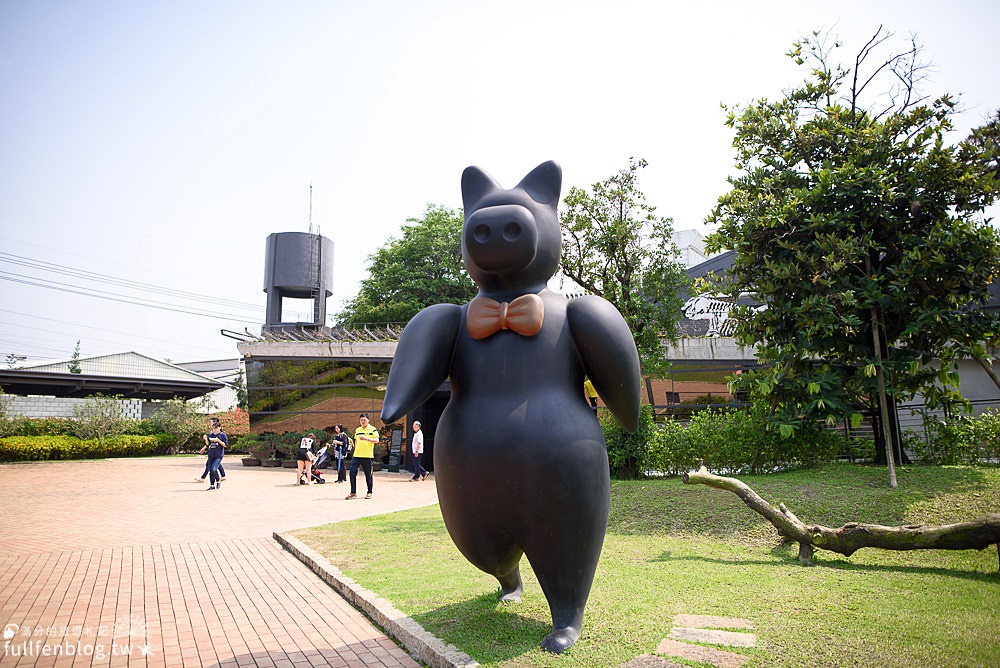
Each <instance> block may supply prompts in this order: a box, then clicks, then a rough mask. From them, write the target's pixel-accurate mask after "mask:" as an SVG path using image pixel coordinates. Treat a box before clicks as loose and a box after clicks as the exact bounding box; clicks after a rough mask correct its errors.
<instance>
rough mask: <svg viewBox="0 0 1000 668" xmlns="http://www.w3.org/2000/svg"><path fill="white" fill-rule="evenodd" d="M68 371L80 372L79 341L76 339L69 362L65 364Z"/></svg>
mask: <svg viewBox="0 0 1000 668" xmlns="http://www.w3.org/2000/svg"><path fill="white" fill-rule="evenodd" d="M67 366H68V368H69V372H70V373H81V370H80V341H79V339H77V342H76V348H74V349H73V355H72V356H70V359H69V364H68V365H67Z"/></svg>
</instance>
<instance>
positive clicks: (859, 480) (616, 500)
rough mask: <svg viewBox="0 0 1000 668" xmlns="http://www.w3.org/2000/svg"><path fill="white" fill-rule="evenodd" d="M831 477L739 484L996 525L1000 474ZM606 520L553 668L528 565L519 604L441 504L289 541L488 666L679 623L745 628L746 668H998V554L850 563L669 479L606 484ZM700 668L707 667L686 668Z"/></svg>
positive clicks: (606, 653)
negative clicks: (461, 546) (582, 598)
mask: <svg viewBox="0 0 1000 668" xmlns="http://www.w3.org/2000/svg"><path fill="white" fill-rule="evenodd" d="M898 475H899V488H898V489H897V490H890V489H889V488H888V485H887V482H886V480H887V475H886V471H885V469H884V468H874V467H865V466H852V465H846V464H845V465H830V466H827V467H824V468H822V469H813V470H807V471H795V472H790V473H783V474H776V475H769V476H741V477H740V480H742V481H743V482H745V483H747V484H748V485H750V486H751V487H752V488H754V489H755V490H756V491H757V492H758V493H759V494H760V495H761V496H762V497H763V498H765V499H766V500H768V501H770V502H771V503H773V504H774V505H777V504H778V503H785V504H786V505H787V506H788V508H789V509H790V510H792V511H793V512H794V513H795V514H796V515H798V517H799V518H800V519H801V520H802V521H804V522H807V523H817V524H824V525H827V526H832V527H838V526H840V525H842V524H844V523H846V522H850V521H859V522H868V523H877V524H887V525H903V524H945V523H950V522H955V521H961V520H971V519H976V518H979V517H982V516H984V515H986V514H989V513H997V512H1000V469H996V468H986V469H972V468H963V467H907V468H903V469H900V470H898ZM611 490H612V491H611V517H610V521H609V526H608V535H607V539H606V541H605V545H604V552H603V556H602V559H601V564H600V567H599V569H598V573H597V577H596V579H595V582H594V588H593V590H592V592H591V595H590V602H589V604H588V607H587V616H586V620H585V624H584V628H583V635H582V636H581V638H580V640H579V641H577V643H576V645H574V646H573V647H572V648H570V650H568V651H567V652H565V653H564V654H563V655H560V656H554V655H550V654H547V653H545V652H543V651H542V650H540V649H539V648H538V643H539V642H540V641H541V639H542V638H543V637H544V636H545V634H546V633H547V632H548V631H549V626H550V620H549V613H548V607H547V605H546V602H545V598H544V596H543V595H542V593H541V590H540V589H539V587H538V583H537V581H536V580H535V579H534V576H533V574H532V573H531V569H530V567H529V566H528V565H527V562H526V561H522V572H523V575H524V581H525V594H524V596H523V598H522V601H521V602H520V603H515V604H505V605H503V606H501V605H499V603H498V601H497V587H496V582H495V581H494V580H493V579H492V578H491V577H489V576H487V575H485V574H483V573H481V572H480V571H478V570H476V569H475V568H474V567H473V566H471V565H470V564H469V563H468V562H466V561H465V559H464V558H463V557H462V556H461V555H460V554H459V553H458V551H457V549H456V548H455V547H454V546H453V544H452V543H451V540H450V539H449V538H448V535H447V532H446V530H445V528H444V524H443V522H442V520H441V515H440V512H439V510H438V508H437V506H431V507H428V508H421V509H417V510H412V511H407V512H402V513H395V514H391V515H386V516H381V517H374V518H366V519H362V520H357V521H352V522H345V523H339V524H332V525H327V526H325V527H319V528H314V529H308V530H302V531H299V532H296V536H297V537H298V538H299V539H301V540H303V541H304V542H306V543H307V544H309V545H311V546H312V547H313V548H314V549H316V550H318V551H319V552H320V553H322V554H324V555H325V556H326V557H328V558H329V559H330V560H331V561H332V562H333V563H334V564H336V565H338V566H339V567H340V568H341V569H342V570H344V571H345V572H346V573H347V574H348V575H349V576H350V577H352V578H354V579H356V580H357V581H358V582H360V583H361V584H362V585H363V586H365V587H367V588H369V589H371V590H373V591H376V592H378V593H379V594H380V595H382V596H385V597H386V598H388V599H389V600H391V601H392V602H393V603H394V604H395V605H396V606H397V607H398V608H399V609H400V610H402V611H403V612H405V613H406V614H409V615H410V616H412V617H413V618H414V619H415V620H416V621H418V622H419V623H421V624H422V625H423V626H424V627H425V628H426V629H427V630H428V631H431V632H432V633H434V634H435V635H436V636H437V637H439V638H441V639H442V640H444V641H445V642H448V643H453V644H455V645H456V646H457V647H459V648H460V649H461V650H462V651H464V652H466V653H467V654H469V655H471V656H472V657H473V658H474V659H476V660H477V661H479V662H480V663H481V664H483V665H486V666H559V667H566V666H587V667H590V666H618V665H621V664H622V663H625V662H627V661H629V660H630V659H632V658H634V657H635V656H638V655H639V654H643V653H650V652H653V651H654V650H655V648H656V646H657V644H658V643H659V642H660V640H661V639H663V638H664V637H666V636H667V635H669V633H670V628H671V620H672V619H673V617H674V615H676V614H680V613H686V614H703V615H724V616H733V617H742V618H745V619H749V620H751V621H752V622H753V623H754V624H755V626H756V628H755V631H754V632H755V633H756V634H757V645H756V647H753V648H749V649H740V650H736V651H739V652H742V653H743V654H745V655H746V656H748V657H749V658H750V660H749V661H748V662H747V663H746V664H744V666H745V667H747V668H750V667H753V666H900V667H902V666H907V667H911V666H977V667H979V666H998V665H1000V576H998V574H997V570H998V565H1000V564H998V556H997V551H996V548H995V547H991V548H988V549H986V550H983V551H981V552H978V551H926V550H925V551H913V552H887V551H881V550H874V549H868V548H866V549H863V550H860V551H859V552H857V553H856V554H854V555H853V556H851V557H850V558H846V557H843V556H841V555H837V554H834V553H830V552H823V551H817V553H816V555H815V557H814V562H815V565H814V566H813V567H804V566H801V565H799V563H798V559H797V548H796V546H788V545H783V544H781V542H780V540H779V539H778V536H777V533H776V532H775V531H774V529H773V528H772V527H771V525H770V524H767V523H766V522H765V521H764V520H763V519H762V518H760V517H759V516H758V515H756V514H755V513H753V512H752V511H751V510H750V509H749V508H747V507H746V506H745V505H744V504H743V503H742V502H741V501H740V500H739V499H738V498H737V497H736V496H735V495H734V494H732V493H729V492H723V491H719V490H714V489H709V488H707V487H704V486H687V485H684V484H683V483H681V482H680V480H679V479H677V478H669V479H663V480H647V481H637V482H620V481H616V482H613V483H612V488H611ZM691 665H700V664H691Z"/></svg>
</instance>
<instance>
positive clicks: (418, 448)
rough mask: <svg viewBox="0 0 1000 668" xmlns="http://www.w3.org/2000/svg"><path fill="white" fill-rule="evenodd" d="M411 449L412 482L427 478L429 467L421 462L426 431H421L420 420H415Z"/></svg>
mask: <svg viewBox="0 0 1000 668" xmlns="http://www.w3.org/2000/svg"><path fill="white" fill-rule="evenodd" d="M410 449H411V450H412V451H413V477H412V478H410V482H417V481H418V480H427V469H425V468H424V466H423V464H421V463H420V459H421V457H423V454H424V432H422V431H420V422H419V421H418V420H417V421H414V422H413V435H411V436H410Z"/></svg>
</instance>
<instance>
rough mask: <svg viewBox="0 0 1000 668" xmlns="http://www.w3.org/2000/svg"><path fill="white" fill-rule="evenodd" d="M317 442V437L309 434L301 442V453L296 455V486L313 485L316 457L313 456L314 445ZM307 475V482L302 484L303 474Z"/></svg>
mask: <svg viewBox="0 0 1000 668" xmlns="http://www.w3.org/2000/svg"><path fill="white" fill-rule="evenodd" d="M315 442H316V436H315V435H314V434H309V435H308V436H305V437H303V438H302V440H301V441H299V451H298V453H297V454H296V455H295V460H296V461H295V484H296V485H311V484H312V463H313V459H314V458H315V455H313V451H312V449H313V444H314V443H315ZM303 473H305V474H306V481H305V482H302V474H303Z"/></svg>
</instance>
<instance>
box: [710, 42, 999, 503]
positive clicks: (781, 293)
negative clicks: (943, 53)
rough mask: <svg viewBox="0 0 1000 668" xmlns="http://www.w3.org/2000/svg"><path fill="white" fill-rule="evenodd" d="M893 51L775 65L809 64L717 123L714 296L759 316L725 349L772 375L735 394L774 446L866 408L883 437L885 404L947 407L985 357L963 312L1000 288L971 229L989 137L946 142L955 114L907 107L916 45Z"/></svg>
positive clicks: (982, 236)
mask: <svg viewBox="0 0 1000 668" xmlns="http://www.w3.org/2000/svg"><path fill="white" fill-rule="evenodd" d="M891 37H892V35H891V34H889V33H885V32H883V30H882V28H881V27H880V28H879V30H878V31H877V32H876V33H875V35H874V37H873V38H872V39H871V40H870V41H869V42H868V43H867V44H866V45H865V46H864V48H862V49H861V51H860V52H859V53H858V54H857V57H856V58H855V59H854V65H853V67H843V66H840V65H834V64H832V63H831V56H832V54H833V51H834V49H836V48H837V47H839V46H840V44H838V43H833V44H829V42H828V40H827V38H826V36H824V35H821V34H819V33H813V34H812V36H810V37H808V38H804V39H801V40H800V41H799V42H797V43H796V44H795V45H794V48H793V49H792V50H791V51H790V52H789V54H788V55H789V56H790V57H791V58H792V59H793V60H794V61H795V62H796V63H797V64H799V65H803V64H807V65H808V75H807V77H806V79H805V81H804V82H803V83H802V84H800V85H799V86H798V87H795V88H792V89H790V90H787V91H785V93H784V97H783V98H782V99H780V100H777V101H769V100H766V99H762V100H758V101H755V102H753V103H752V104H750V105H749V106H748V107H746V108H745V109H741V108H739V107H733V108H729V109H728V112H729V115H728V120H727V125H728V126H729V127H731V128H733V129H734V130H735V139H734V141H733V146H734V147H735V148H736V153H737V165H736V167H737V170H738V172H739V173H738V175H736V176H733V177H731V178H730V184H731V185H732V189H731V190H730V191H729V192H728V193H726V194H725V195H723V196H722V197H720V198H719V201H718V205H717V206H716V207H715V209H714V210H713V212H712V214H711V216H710V217H709V222H710V223H715V224H717V225H719V227H718V230H717V232H716V233H715V234H713V235H711V236H710V237H709V239H708V242H707V244H706V245H707V247H708V249H709V250H713V251H714V250H720V249H724V248H729V249H733V250H735V251H736V257H735V261H734V264H733V267H732V269H731V270H730V271H729V272H728V274H727V276H726V277H725V278H724V279H723V285H722V286H721V290H723V291H724V292H727V293H728V294H730V295H732V296H736V295H739V294H741V293H751V294H755V295H757V298H758V299H759V300H760V301H762V302H764V303H766V305H767V308H766V310H763V311H761V312H759V313H755V314H751V313H750V312H749V311H748V310H747V309H743V311H742V314H741V315H742V316H743V317H742V318H741V319H740V324H739V325H738V327H737V333H736V335H737V338H738V339H739V340H740V342H741V343H743V344H757V355H758V357H759V358H760V359H761V360H762V361H764V362H769V363H772V364H773V366H771V367H770V368H768V369H766V370H764V371H760V372H758V373H753V374H748V373H744V374H743V375H742V376H741V377H740V378H739V380H738V381H737V384H742V385H744V386H747V389H751V390H752V391H753V392H755V394H756V396H758V397H764V398H766V400H767V401H769V402H770V404H771V408H772V411H773V413H772V419H773V421H774V423H776V424H777V425H778V427H779V428H780V430H781V432H782V433H783V434H788V433H791V432H792V431H794V430H795V429H796V428H798V427H799V426H800V425H802V424H803V423H804V421H806V420H813V419H825V420H827V421H828V422H835V421H839V420H841V419H850V420H851V421H852V422H854V423H857V422H859V421H860V419H861V416H860V414H859V413H858V412H857V411H858V408H859V407H865V406H874V407H878V408H879V410H880V414H881V416H882V424H887V423H888V421H887V420H886V418H887V417H888V410H887V409H888V407H889V406H892V405H893V404H892V402H893V401H898V400H904V399H909V398H911V397H913V396H914V395H915V394H916V393H921V394H923V395H924V397H925V398H926V401H927V402H928V404H929V405H931V406H953V405H959V404H961V403H962V398H961V395H960V394H959V393H958V373H957V361H958V359H959V358H961V357H963V356H971V357H976V358H980V359H982V358H983V357H984V355H986V350H985V346H984V342H985V341H987V340H989V339H991V338H993V337H994V336H995V333H996V331H997V324H998V323H997V318H996V316H995V315H993V314H988V313H984V312H983V311H981V310H979V309H978V308H976V305H977V304H981V303H985V302H986V301H987V299H988V298H989V294H988V287H989V285H990V283H991V282H992V281H993V279H994V277H996V276H997V275H998V272H1000V243H998V242H1000V239H998V235H997V232H996V231H995V230H993V229H992V228H991V227H989V226H988V225H987V224H986V221H985V220H984V217H983V209H984V207H986V206H987V205H989V204H990V203H991V202H993V201H994V200H995V198H996V195H997V182H996V179H995V174H996V150H995V146H996V143H995V137H996V124H997V121H996V119H994V120H993V121H992V122H990V123H988V124H987V125H985V126H984V127H983V128H980V129H978V130H977V131H975V132H973V134H972V136H971V137H969V138H967V139H965V140H963V141H960V142H958V143H956V144H949V143H947V142H946V136H947V135H948V133H949V131H951V130H952V117H953V115H954V114H955V113H956V102H955V100H954V99H953V98H952V97H951V96H949V95H942V96H941V97H938V98H937V99H934V100H932V101H928V99H927V98H926V97H920V91H919V90H918V84H920V83H922V82H923V80H924V72H925V71H926V68H925V67H924V66H923V65H921V63H920V61H919V54H920V47H919V46H918V45H917V44H916V43H915V42H914V41H913V40H912V39H911V40H910V42H909V43H908V47H907V48H905V49H903V50H900V51H892V50H891V45H892V42H891V40H890V38H891ZM880 86H881V88H879V87H880ZM991 147H992V148H991ZM990 150H992V151H993V154H992V156H990V155H989V154H988V152H989V151H990ZM891 431H892V430H890V429H885V430H883V433H888V435H889V436H890V437H891ZM882 445H883V446H886V447H888V446H890V443H888V442H883V444H882ZM880 451H882V452H884V451H885V450H882V449H880ZM892 451H893V452H895V453H896V456H897V457H898V456H899V449H898V447H893V448H892ZM886 458H887V460H888V463H889V466H890V471H889V473H890V484H891V485H892V486H895V473H894V468H893V466H892V464H893V458H892V457H890V456H888V455H887V456H886Z"/></svg>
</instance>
